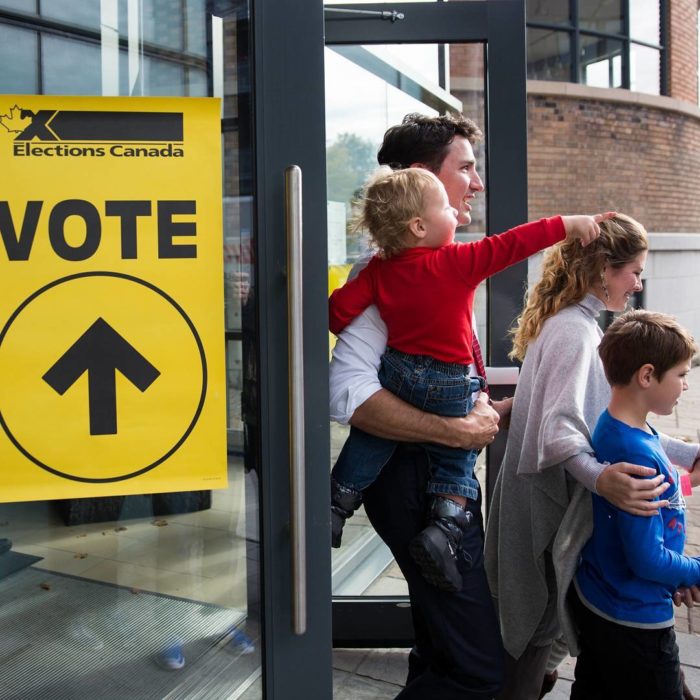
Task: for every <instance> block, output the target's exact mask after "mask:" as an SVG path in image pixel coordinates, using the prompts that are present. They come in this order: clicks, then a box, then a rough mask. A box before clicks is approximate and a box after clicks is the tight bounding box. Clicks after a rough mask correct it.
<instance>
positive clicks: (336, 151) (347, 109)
mask: <svg viewBox="0 0 700 700" xmlns="http://www.w3.org/2000/svg"><path fill="white" fill-rule="evenodd" d="M368 48H371V51H370V52H369V53H370V54H371V55H372V56H381V57H382V58H383V59H384V62H385V65H383V66H377V65H376V63H375V62H372V61H369V62H368V61H367V55H366V53H363V52H366V49H368ZM397 48H398V47H393V46H392V47H383V46H382V47H359V46H351V47H346V46H343V47H335V48H330V47H329V48H326V53H325V73H326V86H325V90H326V137H327V143H326V168H327V182H328V264H329V267H328V283H329V288H330V289H331V290H332V289H335V288H336V287H338V286H340V285H342V284H343V283H344V282H345V280H346V278H347V275H348V273H349V271H350V268H351V266H352V263H354V262H355V261H356V260H357V259H358V258H359V256H361V255H362V254H363V253H364V252H365V251H366V249H367V242H366V239H365V238H364V236H363V235H362V234H361V233H356V232H354V231H353V230H352V229H351V227H350V219H351V217H352V203H353V201H354V200H356V199H357V197H358V196H359V195H360V189H361V187H362V185H363V183H364V181H365V180H366V178H367V176H368V175H369V174H370V173H371V172H372V171H373V170H374V169H375V168H376V167H377V160H376V156H377V151H378V149H379V146H380V144H381V142H382V138H383V136H384V132H385V131H386V130H387V128H389V127H390V126H393V125H395V124H398V123H400V122H401V120H402V119H403V117H404V116H405V115H406V114H408V113H410V112H420V113H422V114H426V115H429V116H436V115H437V114H439V113H444V112H445V111H447V110H450V109H453V110H454V109H457V110H459V111H460V112H461V113H463V114H465V115H466V116H468V117H470V118H472V119H474V121H476V122H477V123H478V124H479V125H480V126H482V128H483V126H484V123H485V119H484V114H485V110H484V64H483V58H484V50H483V46H481V45H468V46H454V45H453V46H449V47H447V51H446V52H444V56H445V61H446V71H445V72H446V74H447V76H449V80H448V82H449V85H450V86H451V90H450V91H449V93H448V92H447V91H446V90H444V88H442V87H441V86H440V85H439V83H438V80H437V79H436V78H437V76H436V74H435V73H434V72H432V71H431V70H426V68H425V66H423V67H422V69H421V70H416V69H415V67H414V65H413V64H411V65H410V66H409V65H408V61H402V60H400V57H401V56H408V57H410V56H413V57H414V60H415V57H416V56H417V55H418V53H417V50H418V49H419V48H420V50H421V54H420V55H421V56H429V57H431V58H433V57H435V56H439V48H438V47H437V46H435V45H432V46H431V45H426V46H422V47H417V46H413V45H406V46H403V47H401V53H400V54H399V53H398V52H397V51H396V49H397ZM397 57H398V58H397ZM402 71H405V72H403V73H402ZM397 73H398V75H399V79H396V76H397ZM484 143H485V142H484ZM484 143H481V144H476V145H475V148H474V150H475V155H476V158H477V162H478V167H479V170H480V174H481V176H482V178H485V176H486V173H485V155H484V148H485V145H484ZM485 202H486V198H485V196H483V195H481V196H478V197H477V199H476V200H474V206H473V209H472V220H473V224H472V225H471V226H470V227H469V229H468V232H466V231H461V232H459V233H458V239H459V240H469V239H471V238H473V237H477V238H478V237H480V236H481V235H483V232H484V230H485ZM485 291H486V290H485V285H481V286H480V288H479V290H478V292H477V297H476V303H475V313H476V317H477V329H478V332H479V333H480V335H481V337H482V338H486V333H485V319H486V293H485ZM331 342H333V341H332V340H331ZM346 436H347V428H346V427H345V426H340V425H338V424H335V423H334V424H332V425H331V464H333V463H334V462H335V460H336V459H337V456H338V452H339V451H340V448H341V447H342V445H343V443H344V441H345V438H346ZM329 468H330V467H329ZM332 557H333V559H332V562H333V592H334V595H379V594H395V595H404V594H406V585H405V582H404V581H403V578H402V577H401V574H400V572H399V570H398V567H393V568H391V562H392V558H391V554H390V553H389V551H388V550H387V549H386V547H385V546H384V545H383V543H382V542H381V540H380V539H379V537H378V536H377V535H376V533H374V530H373V529H372V527H371V525H370V524H369V522H368V520H367V518H366V516H365V515H364V511H363V510H362V509H360V511H358V512H357V513H356V514H355V515H354V516H353V517H352V518H351V519H350V520H348V522H347V524H346V525H345V529H344V532H343V546H342V548H341V549H334V550H333V551H332ZM387 567H390V568H388V569H387ZM385 570H387V571H388V573H385Z"/></svg>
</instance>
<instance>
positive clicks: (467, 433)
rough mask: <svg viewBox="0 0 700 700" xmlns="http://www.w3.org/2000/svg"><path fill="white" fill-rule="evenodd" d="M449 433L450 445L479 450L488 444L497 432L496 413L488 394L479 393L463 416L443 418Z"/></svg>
mask: <svg viewBox="0 0 700 700" xmlns="http://www.w3.org/2000/svg"><path fill="white" fill-rule="evenodd" d="M443 420H444V421H445V422H446V427H447V430H448V431H449V434H450V442H448V443H447V444H448V445H449V446H450V447H461V448H462V449H465V450H480V449H481V448H482V447H486V446H487V445H490V444H491V443H492V442H493V441H494V440H495V439H496V434H497V433H498V420H499V416H498V413H497V412H496V411H495V410H494V409H493V408H492V407H491V406H489V400H488V396H487V395H486V394H480V395H479V398H478V399H477V400H476V401H475V402H474V408H472V410H471V412H470V413H469V415H467V416H464V417H463V418H443Z"/></svg>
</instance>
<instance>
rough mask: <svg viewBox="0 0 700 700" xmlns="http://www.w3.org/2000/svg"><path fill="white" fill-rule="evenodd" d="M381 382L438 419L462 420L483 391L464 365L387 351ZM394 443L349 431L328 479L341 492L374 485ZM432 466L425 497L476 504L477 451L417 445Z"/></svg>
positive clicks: (401, 397) (478, 379) (477, 490)
mask: <svg viewBox="0 0 700 700" xmlns="http://www.w3.org/2000/svg"><path fill="white" fill-rule="evenodd" d="M379 381H380V382H381V384H382V386H383V387H384V388H385V389H388V390H389V391H390V392H391V393H392V394H395V395H396V396H398V397H399V398H400V399H403V400H404V401H407V402H408V403H410V404H411V405H412V406H415V407H416V408H420V409H421V410H423V411H427V412H428V413H436V414H437V415H439V416H466V415H467V413H469V411H471V410H472V407H473V401H472V394H473V393H474V392H475V391H477V390H479V389H481V388H482V387H483V380H482V379H481V378H480V377H470V376H469V367H468V366H467V365H457V364H449V363H446V362H440V361H439V360H435V359H433V358H432V357H428V356H426V355H408V354H406V353H403V352H398V351H397V350H393V349H392V348H387V350H386V352H385V353H384V354H383V355H382V362H381V367H380V369H379ZM396 444H397V443H396V442H394V441H393V440H386V439H384V438H379V437H375V436H374V435H370V434H369V433H365V432H364V431H362V430H359V429H357V428H352V429H351V430H350V436H349V437H348V439H347V440H346V441H345V445H343V449H342V450H341V452H340V455H339V457H338V461H337V462H336V463H335V466H334V467H333V470H332V472H331V475H332V477H333V479H335V481H337V482H338V483H339V484H341V485H342V486H345V487H349V488H353V489H355V490H356V491H362V490H364V489H365V488H367V487H368V486H369V485H370V484H372V483H374V481H375V480H376V478H377V477H378V476H379V473H380V472H381V470H382V467H383V466H384V465H385V464H386V463H387V462H388V461H389V459H390V458H391V456H392V455H393V454H394V450H395V449H396ZM421 446H422V447H423V448H425V451H426V452H427V454H428V460H429V462H430V481H429V482H428V487H427V493H432V494H450V495H453V496H464V497H466V498H468V499H469V500H470V501H476V500H477V498H478V496H479V484H478V482H477V481H476V479H475V478H474V465H475V463H476V457H477V455H478V450H462V449H459V448H456V447H445V446H443V445H437V444H434V443H421Z"/></svg>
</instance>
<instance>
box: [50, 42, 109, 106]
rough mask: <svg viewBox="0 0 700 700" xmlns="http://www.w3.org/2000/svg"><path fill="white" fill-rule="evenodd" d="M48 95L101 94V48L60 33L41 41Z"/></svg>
mask: <svg viewBox="0 0 700 700" xmlns="http://www.w3.org/2000/svg"><path fill="white" fill-rule="evenodd" d="M41 59H42V60H41V68H42V82H43V86H44V94H45V95H101V94H102V73H101V67H100V48H99V46H96V45H95V44H88V43H87V42H84V41H80V40H76V39H63V38H61V37H57V36H44V37H43V39H42V42H41Z"/></svg>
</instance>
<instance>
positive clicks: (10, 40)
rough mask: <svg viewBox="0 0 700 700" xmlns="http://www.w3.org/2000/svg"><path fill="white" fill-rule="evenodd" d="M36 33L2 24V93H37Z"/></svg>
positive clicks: (0, 45) (0, 85)
mask: <svg viewBox="0 0 700 700" xmlns="http://www.w3.org/2000/svg"><path fill="white" fill-rule="evenodd" d="M36 44H37V35H36V32H29V31H27V30H25V29H15V28H14V27H8V26H6V25H4V24H0V65H1V66H2V71H0V92H4V93H9V94H12V93H21V94H31V93H35V92H36V91H37V73H38V71H37V65H36Z"/></svg>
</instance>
